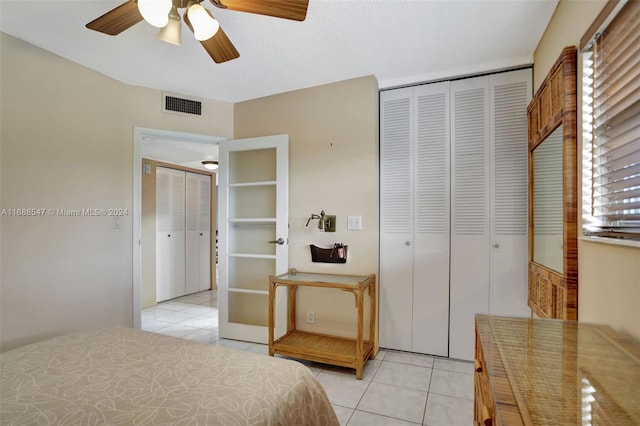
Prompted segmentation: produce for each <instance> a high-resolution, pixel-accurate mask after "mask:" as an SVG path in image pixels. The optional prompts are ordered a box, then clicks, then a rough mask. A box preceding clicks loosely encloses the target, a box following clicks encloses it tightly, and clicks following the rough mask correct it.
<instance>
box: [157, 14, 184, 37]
mask: <svg viewBox="0 0 640 426" xmlns="http://www.w3.org/2000/svg"><path fill="white" fill-rule="evenodd" d="M157 37H158V39H160V40H162V41H166V42H167V43H171V44H175V45H176V46H182V26H181V25H180V15H179V14H178V9H177V8H176V7H175V6H173V7H172V8H171V12H170V13H169V23H168V24H167V25H165V26H164V27H163V28H162V29H161V30H160V32H159V33H158V36H157Z"/></svg>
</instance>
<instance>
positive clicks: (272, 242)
mask: <svg viewBox="0 0 640 426" xmlns="http://www.w3.org/2000/svg"><path fill="white" fill-rule="evenodd" d="M269 244H278V245H279V246H281V245H283V244H284V239H283V238H278V239H277V240H273V241H269Z"/></svg>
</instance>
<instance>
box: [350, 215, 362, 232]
mask: <svg viewBox="0 0 640 426" xmlns="http://www.w3.org/2000/svg"><path fill="white" fill-rule="evenodd" d="M347 229H362V216H347Z"/></svg>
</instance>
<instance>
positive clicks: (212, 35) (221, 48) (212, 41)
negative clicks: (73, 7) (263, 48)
mask: <svg viewBox="0 0 640 426" xmlns="http://www.w3.org/2000/svg"><path fill="white" fill-rule="evenodd" d="M210 1H211V3H212V4H213V5H214V6H215V7H217V8H220V9H228V10H236V11H239V12H249V13H255V14H258V15H266V16H273V17H276V18H283V19H291V20H294V21H304V19H305V18H306V16H307V6H308V4H309V0H210ZM202 2H203V0H129V1H127V2H126V3H123V4H121V5H120V6H118V7H116V8H115V9H113V10H110V11H109V12H107V13H105V14H104V15H102V16H100V17H99V18H96V19H94V20H93V21H91V22H89V23H88V24H87V25H86V27H87V28H89V29H91V30H94V31H98V32H101V33H104V34H108V35H118V34H120V33H121V32H122V31H124V30H126V29H128V28H130V27H132V26H134V25H135V24H137V23H138V22H140V21H142V20H143V19H144V20H145V21H147V22H148V23H149V24H151V25H153V26H155V27H158V28H161V30H160V33H159V34H158V38H159V39H160V40H163V41H166V42H169V43H173V44H177V45H179V46H180V45H181V44H182V43H181V39H180V33H181V25H180V14H179V13H178V9H185V11H184V14H183V16H182V19H184V22H185V24H187V27H189V29H190V30H191V31H192V32H193V34H194V37H195V38H196V39H197V40H198V41H200V43H201V44H202V46H203V47H204V49H205V50H206V51H207V53H208V54H209V56H211V58H212V59H213V60H214V61H215V62H216V63H218V64H219V63H222V62H226V61H230V60H232V59H236V58H237V57H239V56H240V53H238V51H237V50H236V48H235V46H234V45H233V43H231V40H229V38H228V37H227V35H226V34H225V32H224V31H223V30H222V28H221V27H220V24H219V23H218V21H217V20H216V19H215V18H214V17H213V15H212V14H211V12H209V11H208V10H207V9H205V8H204V7H202V5H201V4H200V3H202Z"/></svg>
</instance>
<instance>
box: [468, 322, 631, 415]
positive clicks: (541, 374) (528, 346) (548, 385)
mask: <svg viewBox="0 0 640 426" xmlns="http://www.w3.org/2000/svg"><path fill="white" fill-rule="evenodd" d="M475 369H476V372H475V380H474V384H475V400H474V406H475V410H474V424H476V425H582V424H590V425H638V424H640V344H638V343H637V342H634V341H631V340H629V339H626V338H624V337H623V336H621V335H619V334H618V333H616V332H614V331H613V330H611V329H610V328H609V327H606V326H601V325H593V324H586V323H578V322H575V321H562V320H553V319H530V318H508V317H496V316H487V315H477V316H476V359H475Z"/></svg>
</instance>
